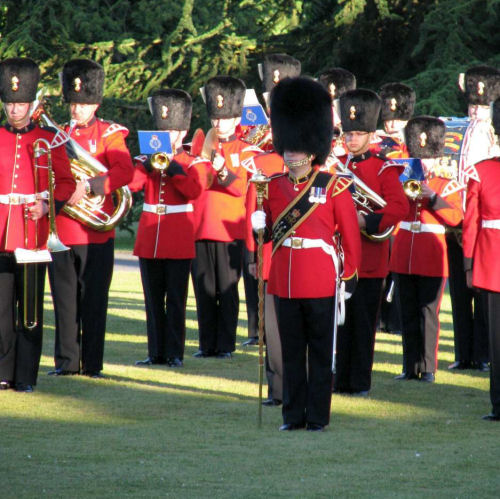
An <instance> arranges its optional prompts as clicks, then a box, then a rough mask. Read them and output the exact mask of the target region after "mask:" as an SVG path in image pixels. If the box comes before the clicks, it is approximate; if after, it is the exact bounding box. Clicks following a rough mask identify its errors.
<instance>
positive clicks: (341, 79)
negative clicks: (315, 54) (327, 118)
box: [318, 68, 356, 173]
mask: <svg viewBox="0 0 500 499" xmlns="http://www.w3.org/2000/svg"><path fill="white" fill-rule="evenodd" d="M318 81H319V82H320V83H321V84H322V85H323V86H324V87H325V88H326V89H327V90H328V92H329V93H330V96H331V98H332V114H333V141H332V152H331V154H330V155H329V156H328V159H327V160H326V162H325V167H326V171H331V172H332V173H333V172H334V171H335V168H336V167H337V165H336V160H337V158H338V157H339V156H344V155H346V154H347V153H348V152H349V151H348V150H347V148H346V145H345V141H344V136H343V134H342V123H341V121H340V111H339V98H340V96H341V95H342V94H343V93H344V92H347V91H348V90H354V89H355V88H356V77H355V76H354V74H352V73H351V72H350V71H348V70H347V69H344V68H331V69H326V70H325V71H323V72H322V73H321V74H320V75H319V78H318Z"/></svg>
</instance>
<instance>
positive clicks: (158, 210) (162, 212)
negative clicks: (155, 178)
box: [156, 204, 167, 215]
mask: <svg viewBox="0 0 500 499" xmlns="http://www.w3.org/2000/svg"><path fill="white" fill-rule="evenodd" d="M166 213H167V207H166V206H165V205H164V204H157V205H156V214H157V215H165V214H166Z"/></svg>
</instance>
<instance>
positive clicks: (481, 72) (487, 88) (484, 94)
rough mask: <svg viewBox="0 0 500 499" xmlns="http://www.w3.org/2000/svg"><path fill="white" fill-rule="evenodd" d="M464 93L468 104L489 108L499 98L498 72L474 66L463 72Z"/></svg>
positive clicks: (488, 67) (487, 67) (499, 82)
mask: <svg viewBox="0 0 500 499" xmlns="http://www.w3.org/2000/svg"><path fill="white" fill-rule="evenodd" d="M464 87H465V89H464V91H465V96H466V97H467V102H468V104H472V105H479V106H489V105H490V103H491V102H492V101H494V100H495V99H496V98H497V97H499V96H500V71H499V70H498V69H496V68H493V67H491V66H474V67H472V68H469V69H468V70H467V71H466V72H465V76H464Z"/></svg>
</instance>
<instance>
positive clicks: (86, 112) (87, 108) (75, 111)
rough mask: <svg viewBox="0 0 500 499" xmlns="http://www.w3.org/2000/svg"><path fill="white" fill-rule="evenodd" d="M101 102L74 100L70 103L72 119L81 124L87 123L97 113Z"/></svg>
mask: <svg viewBox="0 0 500 499" xmlns="http://www.w3.org/2000/svg"><path fill="white" fill-rule="evenodd" d="M98 107H99V104H80V103H75V102H72V103H71V104H70V105H69V111H70V114H71V119H72V120H75V121H76V124H77V125H79V126H83V125H86V124H87V123H88V122H89V121H90V120H91V119H92V118H93V117H94V115H95V113H96V111H97V109H98Z"/></svg>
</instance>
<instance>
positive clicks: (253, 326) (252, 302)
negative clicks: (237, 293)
mask: <svg viewBox="0 0 500 499" xmlns="http://www.w3.org/2000/svg"><path fill="white" fill-rule="evenodd" d="M248 260H249V251H248V249H247V248H246V247H245V248H244V249H243V284H244V285H245V303H246V306H247V319H248V328H247V329H248V337H249V338H252V337H254V336H258V334H259V332H258V330H257V328H258V326H257V322H258V311H257V309H258V302H259V294H258V281H257V279H255V277H253V276H252V275H251V274H250V272H248Z"/></svg>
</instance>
